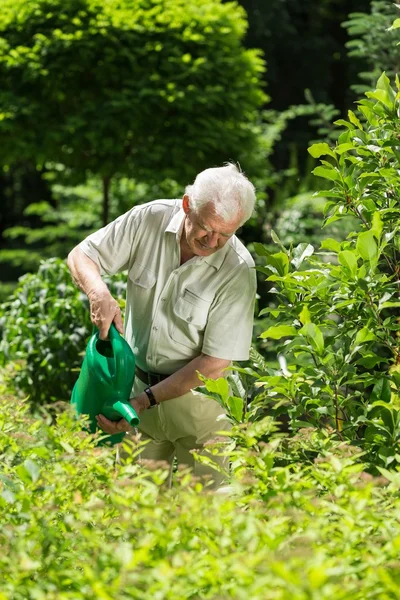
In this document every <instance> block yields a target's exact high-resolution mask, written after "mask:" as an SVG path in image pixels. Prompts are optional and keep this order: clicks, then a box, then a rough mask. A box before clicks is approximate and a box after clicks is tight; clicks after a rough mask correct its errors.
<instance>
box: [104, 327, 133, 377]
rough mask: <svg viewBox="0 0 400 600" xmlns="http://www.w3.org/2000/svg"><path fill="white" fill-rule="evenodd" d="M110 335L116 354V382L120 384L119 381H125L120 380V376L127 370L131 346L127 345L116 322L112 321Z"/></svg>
mask: <svg viewBox="0 0 400 600" xmlns="http://www.w3.org/2000/svg"><path fill="white" fill-rule="evenodd" d="M108 336H109V339H110V342H111V346H112V349H113V354H114V362H115V371H114V372H115V376H116V379H115V383H116V385H117V386H118V385H119V383H120V384H121V385H123V381H121V382H119V381H118V378H119V377H124V373H126V370H127V361H128V360H129V357H128V355H127V351H128V352H129V354H132V350H131V348H130V347H129V346H128V345H127V342H126V341H125V340H124V338H123V337H122V336H121V334H120V333H119V331H118V330H117V328H116V327H115V325H114V323H111V326H110V330H109V332H108Z"/></svg>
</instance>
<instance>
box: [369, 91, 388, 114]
mask: <svg viewBox="0 0 400 600" xmlns="http://www.w3.org/2000/svg"><path fill="white" fill-rule="evenodd" d="M365 95H366V96H367V98H373V99H374V100H378V101H379V102H382V104H384V105H385V106H386V108H388V109H389V110H393V108H394V104H393V101H392V100H391V99H390V96H389V94H388V93H387V92H386V91H385V90H375V91H374V92H365Z"/></svg>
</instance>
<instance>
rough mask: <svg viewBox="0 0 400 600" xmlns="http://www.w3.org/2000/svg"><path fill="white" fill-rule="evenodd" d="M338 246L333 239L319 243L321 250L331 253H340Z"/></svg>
mask: <svg viewBox="0 0 400 600" xmlns="http://www.w3.org/2000/svg"><path fill="white" fill-rule="evenodd" d="M340 248H341V246H340V244H339V242H338V241H337V240H334V239H333V238H326V239H325V240H322V242H321V250H332V251H333V252H340Z"/></svg>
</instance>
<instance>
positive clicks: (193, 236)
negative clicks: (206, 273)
mask: <svg viewBox="0 0 400 600" xmlns="http://www.w3.org/2000/svg"><path fill="white" fill-rule="evenodd" d="M182 208H183V210H184V211H185V213H186V220H185V225H184V230H183V233H182V235H183V236H185V238H186V243H187V245H188V246H189V249H190V250H191V251H192V252H193V254H195V255H196V256H211V254H214V252H216V251H217V250H220V249H221V248H223V247H224V246H225V244H226V243H227V242H228V240H229V239H230V238H231V237H232V236H233V234H234V233H235V231H236V230H237V229H238V228H239V227H240V225H241V223H242V215H241V214H239V215H237V216H236V217H235V218H234V219H233V220H232V221H224V220H223V219H222V218H221V217H220V216H218V215H217V214H216V213H215V209H214V206H213V204H212V203H210V204H206V205H204V206H202V207H201V208H200V210H199V211H198V212H195V211H194V210H193V209H192V208H190V205H189V198H188V196H186V195H185V196H184V197H183V203H182Z"/></svg>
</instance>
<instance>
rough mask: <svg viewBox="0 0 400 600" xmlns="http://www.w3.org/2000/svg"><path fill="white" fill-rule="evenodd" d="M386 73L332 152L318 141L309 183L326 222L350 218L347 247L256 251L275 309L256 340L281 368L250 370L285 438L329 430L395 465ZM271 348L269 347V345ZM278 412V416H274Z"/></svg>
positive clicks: (390, 93) (392, 134) (392, 195)
mask: <svg viewBox="0 0 400 600" xmlns="http://www.w3.org/2000/svg"><path fill="white" fill-rule="evenodd" d="M396 85H397V92H396V91H395V90H393V89H392V88H391V87H390V83H389V80H388V78H387V77H386V76H385V74H383V75H382V76H381V78H380V79H379V81H378V84H377V89H376V90H375V91H372V92H367V94H366V96H367V98H366V99H363V100H361V101H360V102H359V106H360V113H361V114H360V118H362V119H363V121H364V123H361V121H360V120H359V118H358V117H357V116H356V115H355V114H354V113H353V112H352V111H349V121H343V120H340V121H337V124H338V125H342V126H344V127H345V131H344V132H342V133H341V135H340V136H339V138H338V143H337V144H336V145H335V146H334V147H330V146H329V145H328V144H326V143H320V144H315V145H313V146H311V148H310V149H309V152H310V154H311V155H312V156H313V157H314V158H319V157H321V156H324V157H326V158H325V159H324V160H321V163H322V165H321V166H318V167H316V168H315V169H314V171H313V172H314V174H315V175H317V176H320V177H323V178H324V179H327V180H328V181H329V182H331V184H332V185H333V187H332V189H331V190H330V191H328V190H323V192H321V195H323V196H324V197H327V198H328V199H329V202H328V203H327V205H326V207H325V214H326V218H325V222H324V225H325V226H326V225H330V224H331V223H335V222H337V221H339V220H343V219H348V218H349V217H351V219H352V220H354V218H356V219H357V221H358V223H359V225H358V227H357V229H356V231H352V232H350V234H349V235H348V237H347V239H346V240H345V241H338V240H337V239H334V238H327V239H325V240H323V241H322V244H321V248H320V250H319V252H315V248H314V247H313V246H312V245H311V244H309V243H307V242H304V243H300V244H298V245H297V246H295V247H293V246H291V247H290V248H289V249H288V248H286V247H285V246H283V245H282V243H281V241H280V240H279V238H278V237H277V236H276V234H274V233H273V232H272V237H273V241H274V242H275V243H276V244H277V246H278V252H271V251H270V250H268V249H267V248H265V247H263V246H262V245H257V251H258V253H259V254H260V256H262V257H263V260H264V264H265V266H263V267H260V270H261V271H262V272H264V273H265V274H266V275H267V281H269V282H271V283H272V285H273V286H274V288H273V290H272V291H274V292H275V298H276V303H275V304H274V305H273V306H270V307H267V308H266V309H264V310H263V311H262V312H263V314H267V315H268V317H269V323H268V325H269V326H268V327H267V329H266V330H265V331H264V332H263V333H262V334H261V336H260V337H261V338H262V339H263V340H264V341H265V345H266V348H267V349H268V345H269V344H271V343H272V344H276V341H275V340H281V342H280V347H279V351H280V353H281V354H280V356H279V360H280V369H276V368H270V367H268V366H267V367H266V368H265V369H261V371H258V375H257V378H260V377H261V380H260V381H261V382H262V386H263V391H262V392H261V394H260V395H259V398H258V401H261V400H262V399H263V400H264V403H266V404H269V405H270V406H272V407H273V408H274V409H275V411H276V412H278V413H282V412H284V413H287V414H289V418H290V425H291V427H292V429H293V430H296V429H299V428H301V427H304V426H305V425H310V424H311V425H313V426H316V427H324V426H327V425H329V426H331V427H333V428H334V429H335V430H336V432H337V435H338V437H340V438H342V439H350V440H352V441H353V442H354V443H357V444H359V445H361V446H362V447H363V449H364V450H365V451H367V452H368V457H369V458H368V459H369V460H370V461H371V463H372V464H378V465H379V464H380V465H384V466H389V465H391V466H394V465H396V464H397V463H400V456H399V454H398V443H399V441H400V403H399V396H398V394H399V389H400V372H399V362H400V349H399V331H400V323H399V319H398V315H399V311H398V309H399V307H400V301H399V267H398V253H399V250H400V242H399V240H400V236H399V234H398V232H399V230H400V204H399V197H400V187H399V178H398V172H399V168H400V145H399V139H398V138H399V136H400V119H399V116H398V115H399V114H400V112H399V111H400V100H399V97H400V95H399V90H400V82H399V80H398V79H397V78H396ZM271 340H272V342H271ZM275 414H276V413H275Z"/></svg>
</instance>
